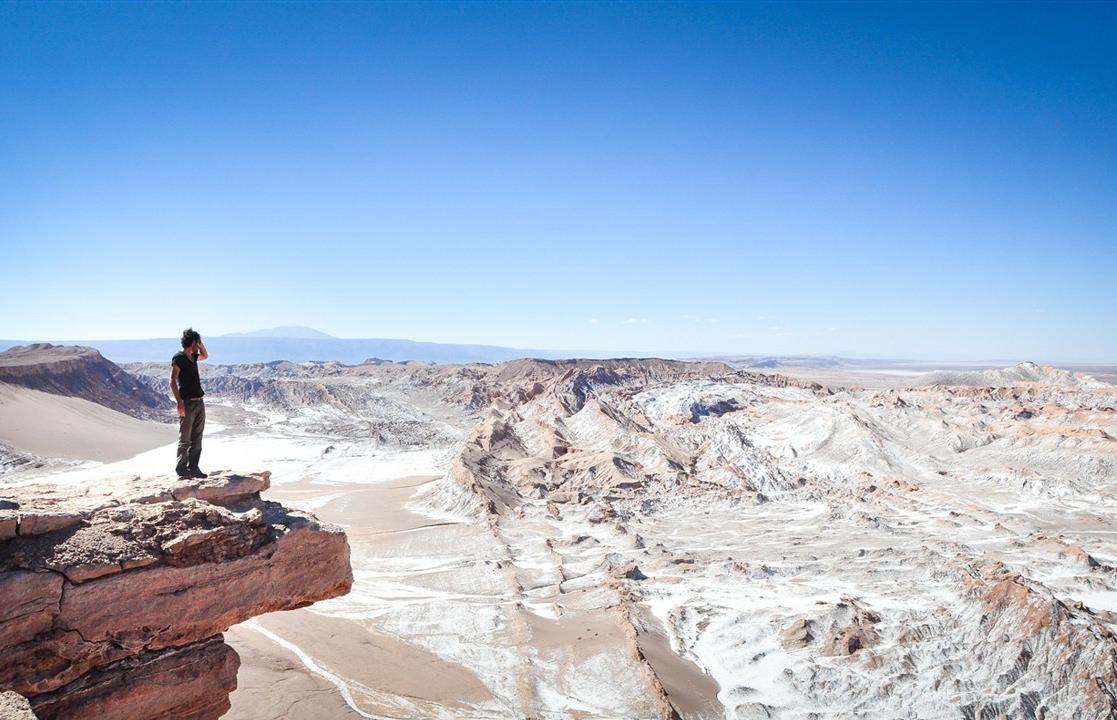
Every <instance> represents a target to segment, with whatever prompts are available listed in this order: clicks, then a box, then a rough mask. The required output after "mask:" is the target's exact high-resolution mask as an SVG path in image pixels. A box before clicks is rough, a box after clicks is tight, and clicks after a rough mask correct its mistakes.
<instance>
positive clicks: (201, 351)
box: [198, 338, 209, 360]
mask: <svg viewBox="0 0 1117 720" xmlns="http://www.w3.org/2000/svg"><path fill="white" fill-rule="evenodd" d="M208 357H209V351H207V350H206V344H205V343H204V342H202V339H201V338H198V359H199V360H205V359H206V358H208Z"/></svg>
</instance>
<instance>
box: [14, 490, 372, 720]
mask: <svg viewBox="0 0 1117 720" xmlns="http://www.w3.org/2000/svg"><path fill="white" fill-rule="evenodd" d="M267 486H268V475H267V474H266V473H263V474H258V475H251V476H238V475H221V476H217V477H215V478H210V479H209V480H207V481H204V483H200V484H183V483H179V482H172V481H157V480H149V481H140V480H132V481H129V482H128V483H124V484H121V485H119V486H111V487H106V486H102V487H99V488H82V487H80V486H79V487H67V488H59V487H27V488H19V489H13V490H10V491H7V492H8V493H9V494H8V495H7V496H5V497H4V498H0V499H2V500H4V501H5V502H7V503H8V504H9V505H14V506H15V512H16V513H17V517H18V520H19V523H18V526H17V529H18V535H17V536H16V537H13V538H10V539H7V540H3V541H0V647H3V652H2V653H0V690H13V691H15V692H18V693H20V694H21V695H25V696H27V697H28V698H30V700H31V705H32V707H33V708H34V709H35V711H36V713H37V714H38V716H39V717H40V718H42V719H44V720H45V719H46V718H69V719H71V720H81V718H93V717H96V718H98V719H99V720H103V719H104V718H136V719H137V720H138V719H139V718H145V719H150V718H198V719H201V718H216V717H219V716H220V715H221V714H222V713H224V712H225V710H227V709H228V694H229V692H231V691H232V689H233V688H235V687H236V669H237V665H238V664H239V660H238V659H237V656H236V653H235V652H234V651H233V650H232V648H230V647H228V646H227V645H225V644H224V642H223V640H222V638H221V635H220V633H221V632H223V631H224V630H226V629H228V628H229V627H230V626H231V625H234V624H236V623H239V622H243V621H244V620H247V619H248V618H251V617H253V616H255V615H259V614H262V613H266V612H272V611H275V610H287V609H293V608H298V607H303V606H305V605H309V604H310V603H313V602H315V601H317V600H323V599H326V598H330V597H336V596H338V595H343V594H345V593H347V592H348V591H349V588H350V587H351V585H352V571H351V569H350V566H349V546H348V542H347V541H346V538H345V534H344V533H343V532H341V530H339V529H338V528H335V527H332V526H328V525H323V524H320V523H319V522H318V521H317V520H316V519H315V518H314V517H313V516H310V515H305V514H302V513H298V512H294V511H289V510H287V509H286V508H283V507H282V506H280V505H278V504H276V503H270V502H266V501H263V500H261V499H260V498H259V492H260V490H263V489H266V488H267ZM68 496H69V498H70V499H69V500H67V497H68ZM203 498H204V499H203ZM28 520H31V522H28ZM44 529H48V530H47V531H45V532H43V530H44Z"/></svg>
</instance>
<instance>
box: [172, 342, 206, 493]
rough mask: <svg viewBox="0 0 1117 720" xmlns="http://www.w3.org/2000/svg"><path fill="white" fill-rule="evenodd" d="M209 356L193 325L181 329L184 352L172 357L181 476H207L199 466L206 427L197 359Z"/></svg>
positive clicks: (178, 471)
mask: <svg viewBox="0 0 1117 720" xmlns="http://www.w3.org/2000/svg"><path fill="white" fill-rule="evenodd" d="M208 357H209V353H208V352H206V346H205V344H204V343H202V336H201V335H199V334H198V333H197V332H196V331H195V330H194V328H186V330H184V331H183V333H182V352H180V353H176V354H175V356H174V357H173V358H171V393H172V394H173V395H174V396H175V402H176V403H178V417H179V421H178V465H176V466H175V472H177V473H178V476H179V477H180V478H204V477H206V474H205V473H204V472H202V471H201V470H200V469H199V468H198V459H199V458H200V457H201V455H202V431H204V430H205V429H206V406H205V403H203V402H202V396H203V395H205V393H204V392H202V379H201V377H200V376H199V375H198V361H199V360H205V359H206V358H208Z"/></svg>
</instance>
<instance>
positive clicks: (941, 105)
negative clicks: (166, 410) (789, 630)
mask: <svg viewBox="0 0 1117 720" xmlns="http://www.w3.org/2000/svg"><path fill="white" fill-rule="evenodd" d="M1114 37H1117V6H1114V5H1103V4H1095V5H1063V4H1059V5H1054V4H1052V5H1010V4H998V5H993V6H981V5H961V4H952V5H941V6H940V5H915V4H906V5H898V6H889V5H882V4H871V5H850V4H842V5H813V4H810V5H808V4H780V5H732V4H713V5H697V4H664V5H654V4H645V3H641V4H601V3H594V4H501V5H486V4H462V5H454V4H423V5H407V4H391V5H376V4H343V5H299V4H283V5H264V4H255V3H253V4H248V3H245V4H237V5H222V4H215V3H205V4H202V3H198V4H192V5H178V4H170V3H160V4H121V5H106V4H74V5H67V4H62V3H53V4H0V88H2V89H0V168H3V169H2V171H0V243H2V257H3V260H4V267H5V271H4V283H3V287H2V289H0V306H2V316H0V317H2V318H3V319H2V321H0V337H7V338H22V339H32V338H39V339H42V338H53V339H79V338H89V339H103V338H136V337H159V336H164V337H165V336H173V335H176V334H177V333H178V332H179V331H180V330H181V328H182V327H183V326H185V325H187V324H190V325H193V326H194V327H197V328H199V329H200V330H202V332H203V333H206V334H220V333H224V332H231V331H241V330H250V329H254V328H260V327H269V326H273V325H290V324H301V325H309V326H312V327H315V328H319V329H321V330H323V331H326V332H329V333H331V334H334V335H338V336H342V337H404V338H411V339H416V340H433V341H442V342H477V343H493V344H500V345H512V346H519V347H536V348H564V349H630V350H647V351H663V352H669V351H676V352H678V351H682V352H686V351H703V352H715V351H716V352H738V353H846V354H862V355H886V356H893V357H895V356H930V357H938V358H969V359H987V358H1020V359H1023V358H1032V359H1048V360H1064V361H1068V360H1083V361H1085V360H1094V361H1106V360H1108V361H1117V330H1115V329H1114V328H1115V327H1117V322H1115V320H1114V319H1115V318H1117V45H1115V43H1114Z"/></svg>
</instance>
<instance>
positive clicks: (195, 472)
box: [190, 468, 209, 480]
mask: <svg viewBox="0 0 1117 720" xmlns="http://www.w3.org/2000/svg"><path fill="white" fill-rule="evenodd" d="M190 477H192V478H198V479H199V480H201V479H202V478H207V477H209V475H207V474H205V473H204V472H202V471H201V470H199V469H198V468H194V469H193V470H191V471H190Z"/></svg>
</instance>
